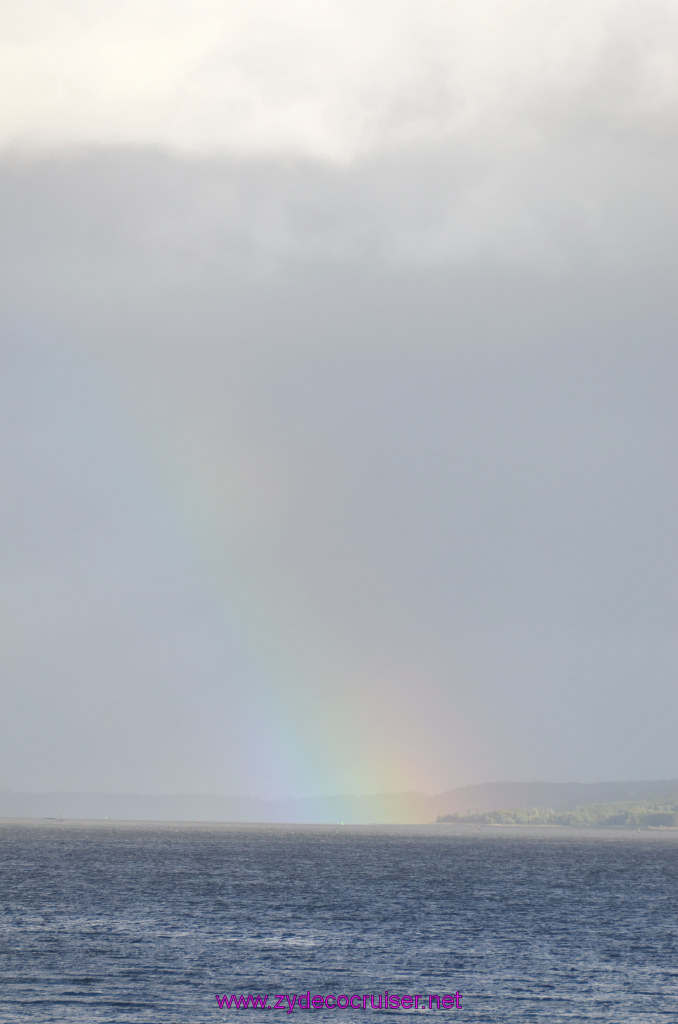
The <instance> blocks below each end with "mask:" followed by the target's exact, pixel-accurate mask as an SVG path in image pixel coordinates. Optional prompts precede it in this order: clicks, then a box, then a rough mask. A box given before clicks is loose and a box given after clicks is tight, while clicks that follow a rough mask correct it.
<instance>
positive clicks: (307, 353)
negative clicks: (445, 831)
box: [0, 0, 678, 796]
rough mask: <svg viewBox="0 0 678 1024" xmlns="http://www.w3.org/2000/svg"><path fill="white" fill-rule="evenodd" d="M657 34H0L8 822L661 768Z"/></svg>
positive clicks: (280, 10)
mask: <svg viewBox="0 0 678 1024" xmlns="http://www.w3.org/2000/svg"><path fill="white" fill-rule="evenodd" d="M676 180H678V8H677V7H676V5H675V4H673V3H671V2H669V0H643V2H640V0H637V2H630V0H593V2H592V0H588V2H580V0H574V2H568V3H564V2H549V0H512V2H510V3H507V2H505V0H474V2H461V0H460V2H454V0H446V2H438V0H429V2H424V3H422V2H418V3H414V2H413V0H402V2H398V3H396V2H393V0H388V2H386V0H361V2H360V3H358V2H353V0H341V2H339V0H312V2H311V0H308V2H302V0H292V2H288V3H285V4H281V3H274V2H273V0H247V2H245V0H242V2H240V0H229V2H228V3H214V2H207V0H192V2H191V3H188V2H184V0H175V2H172V3H168V2H167V0H164V2H160V0H157V2H156V0H135V2H134V3H132V2H125V0H116V2H115V3H113V2H108V0H101V2H99V3H97V4H92V3H91V2H89V0H87V2H86V0H78V2H67V0H49V2H48V0H21V2H18V0H9V2H6V3H4V4H3V5H2V6H1V7H0V215H1V223H2V231H1V232H0V254H1V256H0V258H1V260H2V277H1V279H0V280H1V284H0V313H1V316H2V339H1V362H0V439H1V442H2V446H1V449H0V460H1V465H0V475H1V479H2V500H1V502H0V533H1V536H2V538H3V558H2V573H1V574H0V605H1V608H2V624H3V627H2V646H1V648H0V659H1V664H0V687H1V688H2V691H1V692H2V711H1V713H0V788H3V787H7V788H11V789H29V790H30V789H37V790H43V789H51V790H57V789H76V790H109V791H129V792H175V791H201V792H213V793H237V794H251V795H262V796H277V795H283V794H286V795H306V794H323V793H341V792H356V793H369V792H379V791H396V790H404V789H415V788H416V789H422V790H425V791H428V792H435V791H440V790H444V789H448V788H451V787H453V786H455V785H462V784H467V783H472V782H482V781H491V780H498V779H506V780H507V779H524V780H528V779H549V780H554V781H567V780H579V781H592V780H604V779H622V778H624V779H631V778H666V777H676V776H678V761H677V756H676V749H677V748H676V742H675V722H676V720H678V678H677V670H678V638H677V636H676V628H675V627H676V621H677V613H678V602H677V600H676V598H677V580H678V571H677V570H678V558H677V556H676V552H677V544H676V542H677V539H678V538H677V536H676V534H677V528H676V524H677V523H678V484H677V481H676V436H677V429H678V402H677V401H676V390H677V389H676V370H677V362H678V360H677V358H676V312H677V310H676V305H677V302H676V284H675V282H676V271H677V270H678V267H677V266H676V241H675V240H676V237H677V233H678V232H677V229H678V223H677V221H678V216H677V210H678V205H677V203H676V198H675V196H676V188H675V181H676Z"/></svg>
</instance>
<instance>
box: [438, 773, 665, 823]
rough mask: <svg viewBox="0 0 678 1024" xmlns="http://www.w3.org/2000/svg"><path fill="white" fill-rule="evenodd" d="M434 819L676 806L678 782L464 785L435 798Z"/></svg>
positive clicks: (489, 783) (490, 783)
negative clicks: (603, 806)
mask: <svg viewBox="0 0 678 1024" xmlns="http://www.w3.org/2000/svg"><path fill="white" fill-rule="evenodd" d="M433 801H434V802H435V814H434V817H436V816H437V817H438V818H439V819H440V818H444V817H446V816H447V815H451V814H456V815H463V816H468V815H471V814H478V813H485V812H489V811H513V810H515V809H516V808H523V809H524V808H542V809H550V810H551V811H554V812H564V811H574V810H576V809H577V808H579V807H583V806H585V805H589V804H618V803H628V804H645V803H651V804H655V803H661V804H664V803H669V804H672V803H675V802H676V801H678V779H663V780H659V781H656V780H655V781H641V782H588V783H586V782H488V783H484V784H482V785H477V786H464V787H461V788H459V789H453V790H450V791H449V792H447V793H441V794H439V795H437V796H436V797H434V798H433Z"/></svg>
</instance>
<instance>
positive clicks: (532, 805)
mask: <svg viewBox="0 0 678 1024" xmlns="http://www.w3.org/2000/svg"><path fill="white" fill-rule="evenodd" d="M476 788H480V787H469V789H476ZM482 788H483V789H486V788H489V789H501V790H502V791H501V792H500V793H499V794H496V795H495V799H496V800H497V803H496V804H495V806H494V807H492V808H490V809H487V807H486V806H485V807H484V808H483V807H478V806H476V807H468V808H467V809H466V810H465V811H464V812H461V811H456V812H452V813H448V814H439V815H438V818H437V821H438V822H441V823H468V824H479V825H579V826H581V825H595V826H606V827H607V826H626V827H632V828H642V827H647V826H663V827H677V826H678V782H676V781H675V780H673V781H665V782H644V783H638V782H633V783H623V782H617V783H603V784H592V785H589V786H578V785H575V784H571V785H570V784H561V785H558V784H549V783H534V784H529V783H528V784H512V783H508V784H505V785H502V786H497V787H482ZM469 795H471V794H469ZM479 795H480V794H479ZM481 797H482V800H483V802H485V801H491V800H492V794H491V793H488V792H483V793H482V795H481ZM512 797H513V798H515V797H518V798H522V799H516V800H515V803H514V804H513V806H512V807H507V806H506V804H505V803H504V805H503V806H500V805H499V800H502V801H506V802H510V801H511V798H512ZM549 797H550V798H551V799H549ZM601 797H603V799H601Z"/></svg>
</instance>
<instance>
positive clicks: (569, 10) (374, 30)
mask: <svg viewBox="0 0 678 1024" xmlns="http://www.w3.org/2000/svg"><path fill="white" fill-rule="evenodd" d="M677 30H678V8H677V7H676V5H675V4H672V3H670V2H669V0H645V2H644V3H642V4H641V3H632V2H628V0H597V2H595V3H591V2H590V0H573V2H569V3H564V2H561V0H557V2H544V0H512V2H511V3H506V2H505V0H474V2H457V3H450V2H448V0H429V2H428V3H425V4H421V3H416V2H414V0H404V2H401V3H398V4H395V3H393V2H392V0H367V2H365V0H361V2H356V0H341V2H339V0H292V2H289V3H285V4H281V3H275V2H272V0H230V2H229V3H228V4H221V3H214V2H212V0H192V2H190V3H189V2H185V0H179V2H174V3H167V2H159V0H135V2H129V0H128V2H121V0H115V2H111V0H102V2H98V3H97V4H92V3H91V2H89V0H56V2H54V0H22V2H21V3H19V2H16V0H14V2H8V3H5V4H3V5H2V7H0V144H1V145H4V146H7V145H10V146H16V145H20V146H29V147H39V148H43V147H51V146H61V145H82V144H99V143H100V144H151V145H159V146H163V147H171V148H174V149H178V150H180V151H185V152H194V153H218V152H225V153H238V154H255V153H258V154H261V153H287V154H299V155H306V156H314V157H319V158H323V159H330V160H336V161H340V162H344V161H346V160H350V159H352V158H354V157H356V156H358V155H360V154H365V153H367V152H372V151H374V150H375V149H379V148H382V147H391V146H393V145H396V146H400V145H403V144H405V145H407V144H411V143H413V142H422V141H426V140H440V139H449V140H452V141H455V140H456V141H463V142H464V144H465V145H466V146H473V145H477V144H478V142H479V140H482V139H486V138H489V139H496V140H497V141H498V145H500V146H501V144H502V140H503V139H505V138H506V137H507V135H510V136H512V137H514V141H515V142H516V143H517V144H521V143H522V144H527V145H529V143H530V140H531V139H532V138H533V137H534V135H535V134H539V133H540V132H542V131H544V130H546V129H547V123H546V122H547V121H548V119H549V118H550V117H555V118H556V119H561V118H564V119H567V117H568V116H569V115H570V113H571V111H572V109H576V110H578V111H586V112H587V114H588V116H589V117H590V118H591V119H592V122H593V123H595V122H598V121H599V120H600V119H602V120H604V122H605V124H606V130H610V129H622V130H623V128H624V126H625V125H628V124H629V123H633V122H634V121H635V120H637V119H638V118H639V117H640V118H643V119H645V120H647V119H649V120H650V121H652V120H653V119H656V118H660V119H663V118H665V117H671V116H672V115H673V116H675V112H676V105H677V98H678V70H677V69H678V59H677V50H678V31H677Z"/></svg>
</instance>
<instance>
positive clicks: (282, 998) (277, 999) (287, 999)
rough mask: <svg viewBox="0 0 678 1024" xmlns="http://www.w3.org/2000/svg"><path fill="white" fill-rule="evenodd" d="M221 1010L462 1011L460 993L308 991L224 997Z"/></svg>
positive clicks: (219, 1000) (221, 997) (222, 997)
mask: <svg viewBox="0 0 678 1024" xmlns="http://www.w3.org/2000/svg"><path fill="white" fill-rule="evenodd" d="M215 998H216V1000H217V1003H218V1004H219V1009H220V1010H246V1009H248V1008H249V1007H251V1008H252V1009H256V1010H285V1012H286V1013H294V1011H295V1010H322V1009H327V1010H348V1009H352V1010H382V1009H383V1010H399V1009H403V1010H412V1009H414V1010H420V1009H424V1008H426V1009H428V1010H461V1009H463V1007H462V1005H461V998H462V997H461V992H458V991H457V992H453V993H450V992H447V993H445V995H441V996H438V995H421V994H414V995H402V996H401V995H397V994H396V993H395V992H389V991H388V989H386V990H385V991H384V994H383V996H382V994H381V992H380V993H379V994H376V993H366V994H365V993H363V994H362V995H357V994H356V993H354V994H353V995H350V996H349V995H344V994H341V995H338V996H337V995H332V994H331V993H330V994H329V995H326V996H321V995H313V996H312V995H311V993H310V991H309V992H305V993H304V995H301V996H299V995H296V994H292V995H287V994H286V993H283V994H282V995H273V996H271V995H246V996H237V995H223V996H219V995H217V996H216V997H215Z"/></svg>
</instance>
